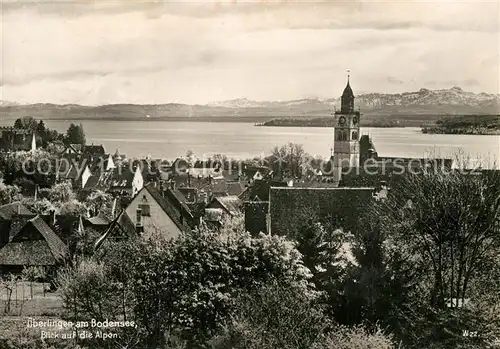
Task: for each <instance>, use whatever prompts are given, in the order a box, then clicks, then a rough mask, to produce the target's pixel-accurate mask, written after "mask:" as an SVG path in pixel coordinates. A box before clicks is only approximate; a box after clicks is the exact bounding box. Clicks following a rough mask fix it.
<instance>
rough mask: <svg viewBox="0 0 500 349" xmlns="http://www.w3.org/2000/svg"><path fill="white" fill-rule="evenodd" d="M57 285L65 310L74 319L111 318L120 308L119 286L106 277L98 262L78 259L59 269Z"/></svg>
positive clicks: (104, 270)
mask: <svg viewBox="0 0 500 349" xmlns="http://www.w3.org/2000/svg"><path fill="white" fill-rule="evenodd" d="M57 284H58V285H59V287H60V290H61V297H62V299H63V302H64V306H65V309H66V311H67V312H68V314H71V316H72V317H73V318H74V319H80V318H89V319H90V318H95V319H98V320H104V319H105V318H109V319H113V318H115V316H116V315H117V314H118V313H119V311H120V309H121V308H120V307H119V305H120V304H121V300H120V296H121V293H120V292H119V291H118V290H119V288H120V284H119V283H117V282H115V281H114V280H112V279H111V278H109V277H108V271H107V269H106V266H105V265H104V264H102V263H99V262H96V261H93V260H88V259H82V260H81V261H79V262H78V263H77V264H76V265H75V266H73V267H66V268H64V269H62V270H61V271H60V272H59V273H58V278H57Z"/></svg>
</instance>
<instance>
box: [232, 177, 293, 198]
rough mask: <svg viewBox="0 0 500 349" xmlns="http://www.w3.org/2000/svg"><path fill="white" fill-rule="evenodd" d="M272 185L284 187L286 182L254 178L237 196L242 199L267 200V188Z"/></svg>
mask: <svg viewBox="0 0 500 349" xmlns="http://www.w3.org/2000/svg"><path fill="white" fill-rule="evenodd" d="M271 186H273V187H286V186H287V183H286V182H278V181H268V180H256V181H254V183H253V184H252V185H251V186H250V187H248V188H247V189H246V190H244V191H243V192H242V193H241V195H240V196H239V197H240V199H241V200H243V201H268V200H269V189H270V188H271Z"/></svg>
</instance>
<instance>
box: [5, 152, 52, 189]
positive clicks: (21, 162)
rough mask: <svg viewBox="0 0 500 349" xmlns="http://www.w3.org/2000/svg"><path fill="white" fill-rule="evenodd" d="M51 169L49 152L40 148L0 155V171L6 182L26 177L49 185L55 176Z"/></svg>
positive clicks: (40, 183) (42, 184) (41, 184)
mask: <svg viewBox="0 0 500 349" xmlns="http://www.w3.org/2000/svg"><path fill="white" fill-rule="evenodd" d="M52 170H53V169H52V163H51V157H50V154H49V153H47V152H46V151H44V150H41V149H37V150H35V151H16V152H10V153H7V154H2V156H1V157H0V171H1V172H3V175H4V180H5V183H7V184H12V183H13V181H14V180H16V179H19V178H26V179H29V180H31V181H33V182H34V183H37V184H39V185H40V186H49V185H51V184H52V183H53V180H54V178H55V175H54V173H53V171H52Z"/></svg>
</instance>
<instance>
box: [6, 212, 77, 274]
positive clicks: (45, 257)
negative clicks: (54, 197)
mask: <svg viewBox="0 0 500 349" xmlns="http://www.w3.org/2000/svg"><path fill="white" fill-rule="evenodd" d="M67 255H68V247H67V246H66V245H65V244H64V243H63V242H62V240H61V239H60V238H59V237H58V236H57V234H56V233H55V232H54V231H53V230H52V229H51V228H50V227H49V226H48V225H47V223H46V222H45V221H44V220H43V219H42V218H41V217H40V216H38V215H37V216H35V217H33V218H31V219H30V220H28V221H27V222H26V223H25V224H24V225H23V227H22V228H21V229H20V231H19V232H18V233H17V234H16V235H15V236H13V237H12V239H11V241H10V242H9V243H7V244H6V245H5V246H3V247H2V248H1V249H0V267H1V268H2V272H4V273H5V272H14V273H18V272H21V271H22V269H23V268H24V267H27V266H42V267H45V268H47V269H49V270H50V269H52V268H54V267H55V266H57V265H58V264H60V263H61V262H63V261H64V259H65V258H66V257H67Z"/></svg>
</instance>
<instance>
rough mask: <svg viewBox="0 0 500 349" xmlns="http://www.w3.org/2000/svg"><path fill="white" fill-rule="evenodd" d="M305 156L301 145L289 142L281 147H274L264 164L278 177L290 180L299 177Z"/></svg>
mask: <svg viewBox="0 0 500 349" xmlns="http://www.w3.org/2000/svg"><path fill="white" fill-rule="evenodd" d="M305 155H306V153H305V151H304V148H303V146H302V144H295V143H291V142H290V143H288V144H286V145H284V146H281V147H274V148H273V150H272V151H271V155H270V156H269V157H267V158H266V162H267V163H268V164H269V166H270V168H271V169H272V170H273V171H274V172H275V173H276V174H278V175H282V176H285V177H292V178H295V177H301V176H302V166H303V165H304V158H305Z"/></svg>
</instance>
